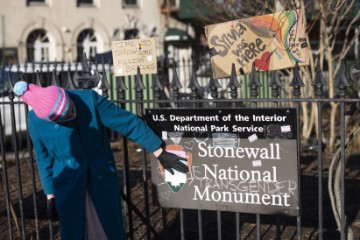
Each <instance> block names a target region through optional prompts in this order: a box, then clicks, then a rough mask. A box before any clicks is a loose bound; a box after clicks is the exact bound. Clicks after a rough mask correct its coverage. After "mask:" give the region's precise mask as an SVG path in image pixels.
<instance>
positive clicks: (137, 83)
mask: <svg viewBox="0 0 360 240" xmlns="http://www.w3.org/2000/svg"><path fill="white" fill-rule="evenodd" d="M144 88H145V87H144V84H143V82H142V79H141V73H140V67H137V71H136V77H135V86H134V89H136V90H137V91H142V90H144Z"/></svg>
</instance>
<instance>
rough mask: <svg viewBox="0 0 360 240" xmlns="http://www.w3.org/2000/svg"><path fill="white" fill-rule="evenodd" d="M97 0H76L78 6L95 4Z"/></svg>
mask: <svg viewBox="0 0 360 240" xmlns="http://www.w3.org/2000/svg"><path fill="white" fill-rule="evenodd" d="M95 1H96V0H76V4H77V6H78V7H79V6H94V5H95Z"/></svg>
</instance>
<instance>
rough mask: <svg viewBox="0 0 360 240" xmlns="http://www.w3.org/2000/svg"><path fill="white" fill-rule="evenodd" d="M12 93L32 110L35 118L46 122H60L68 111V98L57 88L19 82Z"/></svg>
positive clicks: (61, 89)
mask: <svg viewBox="0 0 360 240" xmlns="http://www.w3.org/2000/svg"><path fill="white" fill-rule="evenodd" d="M14 93H15V94H16V95H17V96H19V97H21V99H22V100H23V101H24V102H25V103H26V104H28V105H29V106H31V107H32V108H33V109H34V112H35V114H36V116H38V117H39V118H43V119H45V120H48V121H55V122H56V121H61V120H62V118H64V116H65V115H66V113H67V112H68V110H69V97H68V96H67V94H66V92H65V90H64V89H63V88H60V87H57V86H49V87H44V88H43V87H39V86H36V85H34V84H31V83H30V84H28V83H27V82H24V81H19V82H17V83H15V85H14Z"/></svg>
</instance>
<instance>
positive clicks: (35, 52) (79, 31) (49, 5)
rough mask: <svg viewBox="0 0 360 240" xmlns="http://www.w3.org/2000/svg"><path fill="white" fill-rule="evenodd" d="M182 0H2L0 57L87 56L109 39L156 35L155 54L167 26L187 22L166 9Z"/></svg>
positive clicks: (104, 49)
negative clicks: (168, 14) (170, 15)
mask: <svg viewBox="0 0 360 240" xmlns="http://www.w3.org/2000/svg"><path fill="white" fill-rule="evenodd" d="M179 2H180V0H175V1H169V2H167V0H61V1H60V0H12V1H8V0H0V6H1V8H0V22H1V25H0V36H1V37H0V40H1V42H0V44H1V45H0V49H1V51H0V56H1V59H0V62H2V63H3V64H9V63H11V64H17V63H24V62H41V61H50V62H51V61H77V60H79V58H80V57H81V56H82V53H83V52H85V53H86V56H87V58H88V59H90V60H94V59H95V57H96V55H97V54H103V53H107V52H109V51H111V42H112V41H116V40H125V39H132V38H145V37H154V38H155V40H156V45H157V49H158V55H161V54H162V53H163V51H164V48H163V41H164V37H165V35H166V32H167V29H168V28H169V27H176V28H180V29H181V28H182V29H186V26H185V25H184V24H183V23H181V22H177V21H176V20H174V19H172V18H170V19H169V17H168V16H167V15H166V14H164V11H163V9H164V8H165V7H167V4H171V6H172V8H176V7H177V6H178V5H179Z"/></svg>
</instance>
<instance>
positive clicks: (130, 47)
mask: <svg viewBox="0 0 360 240" xmlns="http://www.w3.org/2000/svg"><path fill="white" fill-rule="evenodd" d="M111 48H112V55H113V62H114V73H115V76H128V75H136V73H137V68H138V67H139V68H140V72H141V74H155V73H157V65H156V64H157V62H156V47H155V39H154V38H147V39H131V40H124V41H115V42H112V43H111Z"/></svg>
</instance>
